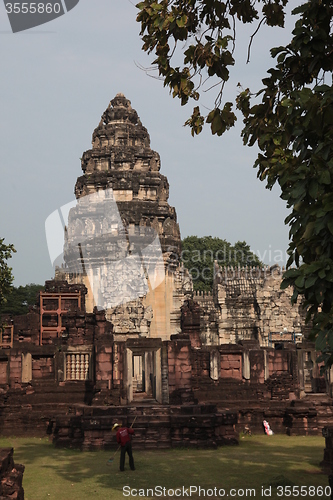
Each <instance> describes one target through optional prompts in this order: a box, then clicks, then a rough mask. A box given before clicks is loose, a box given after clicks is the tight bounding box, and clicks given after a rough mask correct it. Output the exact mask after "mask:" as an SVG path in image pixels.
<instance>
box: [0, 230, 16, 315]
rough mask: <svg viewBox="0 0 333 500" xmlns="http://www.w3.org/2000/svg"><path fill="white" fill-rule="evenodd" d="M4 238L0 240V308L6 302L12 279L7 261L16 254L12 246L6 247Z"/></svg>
mask: <svg viewBox="0 0 333 500" xmlns="http://www.w3.org/2000/svg"><path fill="white" fill-rule="evenodd" d="M4 241H5V238H0V307H1V305H2V304H4V303H5V302H6V301H7V297H8V296H9V294H10V292H11V289H12V283H13V280H14V277H13V275H12V268H11V267H9V266H8V263H7V260H8V259H10V258H11V257H12V254H13V253H14V252H16V250H15V248H14V245H11V244H9V245H6V244H5V243H4Z"/></svg>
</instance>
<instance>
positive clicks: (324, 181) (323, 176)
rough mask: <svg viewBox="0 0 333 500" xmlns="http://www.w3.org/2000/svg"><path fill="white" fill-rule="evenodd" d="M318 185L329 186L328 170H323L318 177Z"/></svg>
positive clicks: (329, 176)
mask: <svg viewBox="0 0 333 500" xmlns="http://www.w3.org/2000/svg"><path fill="white" fill-rule="evenodd" d="M319 183H320V184H326V185H329V184H331V175H330V173H329V171H328V170H324V171H323V172H322V173H321V175H320V177H319Z"/></svg>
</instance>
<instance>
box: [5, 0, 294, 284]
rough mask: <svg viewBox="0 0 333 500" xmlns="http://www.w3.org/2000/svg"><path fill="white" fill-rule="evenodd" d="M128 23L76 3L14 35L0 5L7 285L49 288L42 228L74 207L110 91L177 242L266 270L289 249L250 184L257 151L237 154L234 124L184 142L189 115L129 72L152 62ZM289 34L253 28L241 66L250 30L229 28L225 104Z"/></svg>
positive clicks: (261, 189) (94, 2) (269, 195)
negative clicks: (171, 213) (251, 256)
mask: <svg viewBox="0 0 333 500" xmlns="http://www.w3.org/2000/svg"><path fill="white" fill-rule="evenodd" d="M293 3H294V2H293ZM136 12H137V10H136V8H135V6H134V5H133V4H132V3H130V1H129V0H80V2H79V4H78V5H77V7H75V8H74V9H73V10H71V11H70V12H69V13H67V14H66V15H64V16H62V17H60V18H58V19H56V20H54V21H52V22H50V23H48V24H45V25H43V26H40V27H38V28H34V29H32V30H28V31H26V32H22V33H17V34H12V33H11V30H10V25H9V21H8V18H7V16H6V12H5V8H4V5H3V3H1V4H0V47H1V49H0V50H1V62H2V65H1V73H2V77H1V81H0V89H1V92H0V102H1V114H0V141H1V146H0V155H1V157H0V158H1V163H0V165H1V181H0V182H1V184H0V186H1V191H0V207H1V219H0V237H5V242H6V243H14V245H15V248H16V250H17V253H16V254H15V256H14V257H13V259H11V261H10V265H11V266H12V267H13V273H14V276H15V285H16V286H18V285H21V284H22V285H24V284H26V283H41V284H43V283H44V281H45V280H46V279H50V278H52V277H53V269H52V266H51V263H50V259H49V255H48V250H47V245H46V238H45V228H44V223H45V219H46V218H47V216H48V215H49V214H50V213H51V212H53V211H54V210H56V209H57V208H58V207H60V206H61V205H63V204H65V203H68V202H70V201H71V200H73V197H74V195H73V189H74V184H75V181H76V178H77V177H78V176H79V175H81V173H82V172H81V167H80V157H81V156H82V153H83V151H85V150H87V149H89V148H90V147H91V135H92V132H93V130H94V128H95V127H96V126H97V125H98V123H99V121H100V117H101V115H102V113H103V112H104V110H105V109H106V108H107V106H108V104H109V101H110V100H111V99H112V98H113V97H114V96H115V95H116V94H117V93H118V92H122V93H124V94H125V96H126V97H127V98H128V99H130V100H131V102H132V106H133V107H134V108H135V109H136V110H137V112H138V114H139V116H140V118H141V121H142V123H143V125H144V126H145V127H147V129H148V132H149V133H150V138H151V146H152V149H154V150H156V151H158V152H159V153H160V155H161V161H162V168H161V173H162V174H164V175H166V176H167V177H168V180H169V183H170V199H169V202H170V204H171V205H173V206H175V207H176V210H177V214H178V222H179V224H180V229H181V234H182V237H185V236H188V235H193V234H194V235H198V236H205V235H212V236H218V237H221V238H224V239H227V240H228V241H230V242H231V243H232V244H233V243H235V242H236V241H238V240H245V241H246V242H247V243H249V244H250V246H251V249H252V250H253V251H254V252H256V253H257V254H258V255H259V257H260V258H261V259H262V260H264V261H265V262H266V263H268V264H269V263H274V261H275V260H278V259H279V258H280V257H281V255H282V253H284V252H285V250H286V248H287V245H288V228H287V227H285V225H284V219H285V217H286V215H287V213H288V212H287V210H286V208H285V204H284V202H283V201H282V200H281V199H280V198H279V194H280V193H279V190H278V189H275V190H273V192H271V191H268V190H266V189H265V186H264V184H263V183H261V182H260V181H259V180H257V178H256V171H255V170H254V169H253V168H252V165H253V162H254V159H255V156H256V151H255V149H254V148H248V147H244V146H243V145H242V141H241V138H240V130H241V121H240V120H239V124H238V127H237V128H236V129H235V130H233V131H231V132H229V133H228V134H226V136H225V137H223V138H218V137H215V136H214V137H212V136H211V135H210V132H209V130H207V131H206V132H204V133H203V134H202V135H201V136H198V137H195V138H192V136H191V134H190V130H189V128H187V127H183V123H184V122H185V120H186V119H187V118H188V116H189V114H190V112H191V109H192V106H191V107H190V108H186V107H185V108H182V107H181V106H180V104H179V101H178V100H175V99H172V97H171V96H170V95H169V93H168V90H167V89H165V88H164V87H163V84H162V82H161V81H158V80H156V79H153V78H149V77H148V76H146V74H145V72H144V71H142V70H140V69H139V68H138V65H142V66H148V65H149V62H150V61H151V58H150V57H148V56H147V55H146V54H144V53H143V52H142V51H141V45H142V42H141V40H140V37H139V25H138V23H137V22H136V21H135V18H136ZM290 26H291V24H290V23H289V25H288V28H287V29H285V30H283V29H279V28H276V29H274V30H272V29H269V28H267V27H263V29H262V30H261V32H259V34H258V35H257V36H256V38H255V40H254V42H253V46H252V59H251V63H250V64H248V65H246V64H245V61H246V56H247V44H248V40H249V36H250V34H251V32H253V31H254V29H255V26H252V27H251V28H250V29H249V30H245V29H244V28H243V27H239V28H238V36H239V38H238V41H237V58H238V63H237V65H236V67H235V68H234V71H233V73H232V78H231V81H230V82H229V84H228V85H229V87H228V89H229V90H228V92H229V93H230V96H232V95H234V94H235V92H236V84H237V82H239V81H240V82H241V83H242V84H243V85H244V86H246V87H247V86H250V87H251V90H255V89H257V88H259V86H260V80H261V78H263V77H264V76H265V72H266V69H267V68H268V67H271V66H272V64H273V61H272V60H271V59H270V57H269V48H270V47H271V46H276V45H280V44H281V43H287V42H288V41H289V39H290V31H291V30H290ZM205 99H206V98H205V97H204V100H203V104H205ZM209 102H210V100H209V98H208V97H207V104H209Z"/></svg>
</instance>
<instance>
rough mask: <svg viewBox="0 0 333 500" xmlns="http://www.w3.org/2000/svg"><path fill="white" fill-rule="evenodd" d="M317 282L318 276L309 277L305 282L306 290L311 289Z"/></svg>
mask: <svg viewBox="0 0 333 500" xmlns="http://www.w3.org/2000/svg"><path fill="white" fill-rule="evenodd" d="M316 281H317V276H309V278H306V280H305V285H304V286H305V288H311V287H312V286H313V285H314V284H315V283H316Z"/></svg>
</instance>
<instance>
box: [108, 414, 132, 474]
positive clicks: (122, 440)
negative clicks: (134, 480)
mask: <svg viewBox="0 0 333 500" xmlns="http://www.w3.org/2000/svg"><path fill="white" fill-rule="evenodd" d="M112 430H113V431H116V432H117V434H116V438H117V443H118V444H120V446H121V450H120V470H121V471H122V472H123V471H124V470H125V455H126V452H127V453H128V456H129V465H130V468H131V470H135V467H134V459H133V454H132V434H134V431H133V429H132V428H131V427H122V426H121V425H120V424H114V426H113V427H112Z"/></svg>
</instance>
